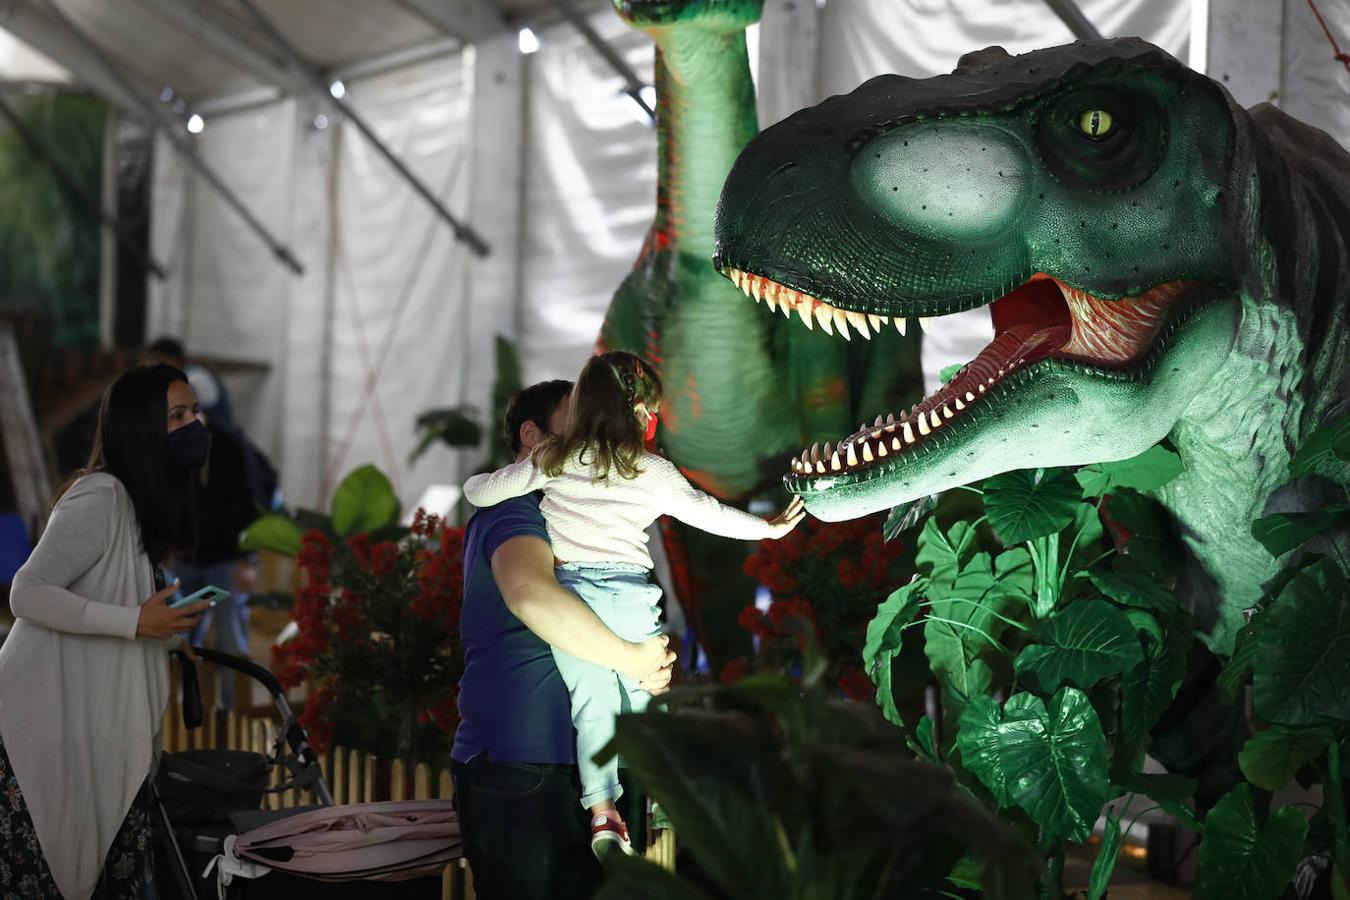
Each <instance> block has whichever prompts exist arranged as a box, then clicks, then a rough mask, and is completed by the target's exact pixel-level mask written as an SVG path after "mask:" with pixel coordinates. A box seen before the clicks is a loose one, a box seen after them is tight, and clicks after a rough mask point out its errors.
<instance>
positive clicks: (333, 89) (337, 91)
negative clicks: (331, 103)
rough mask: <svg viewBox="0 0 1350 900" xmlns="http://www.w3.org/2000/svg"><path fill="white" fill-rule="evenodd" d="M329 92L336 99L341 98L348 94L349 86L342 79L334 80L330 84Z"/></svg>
mask: <svg viewBox="0 0 1350 900" xmlns="http://www.w3.org/2000/svg"><path fill="white" fill-rule="evenodd" d="M328 93H330V94H332V95H333V99H334V100H341V99H342V98H343V97H345V96H347V86H346V85H345V84H343V83H342V82H341V81H334V82H333V83H332V84H330V85H329V86H328Z"/></svg>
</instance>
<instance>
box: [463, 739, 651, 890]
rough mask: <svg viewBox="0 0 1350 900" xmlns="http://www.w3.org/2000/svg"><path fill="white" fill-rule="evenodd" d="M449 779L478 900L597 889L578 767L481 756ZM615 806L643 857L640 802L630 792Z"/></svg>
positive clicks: (598, 873) (597, 873)
mask: <svg viewBox="0 0 1350 900" xmlns="http://www.w3.org/2000/svg"><path fill="white" fill-rule="evenodd" d="M450 773H451V775H452V776H453V777H454V780H455V809H456V810H457V811H458V813H459V825H460V830H461V832H462V834H463V839H464V855H465V856H466V857H468V860H469V867H470V868H471V869H472V870H473V885H474V893H475V894H476V895H477V896H478V897H479V898H480V900H584V898H588V897H590V896H591V895H593V894H594V893H595V892H596V891H597V890H599V889H600V885H601V884H602V883H603V882H604V873H603V871H602V870H601V868H600V864H599V862H598V861H597V860H596V858H595V856H594V855H593V854H592V853H591V827H590V816H589V814H588V813H587V812H586V810H585V808H583V807H582V805H581V780H580V778H579V777H578V775H577V767H576V766H567V765H551V764H546V763H500V762H493V761H492V760H489V759H488V757H487V754H485V753H482V754H479V755H478V756H476V757H474V758H473V759H472V760H470V761H469V762H467V763H460V762H452V763H451V766H450ZM621 780H622V775H621ZM619 806H620V808H621V811H622V812H623V814H624V818H625V820H627V822H628V827H629V833H630V835H631V837H632V840H633V847H634V849H637V850H638V851H639V852H641V847H642V845H643V843H644V840H643V834H642V831H643V826H644V825H645V813H644V807H645V803H643V801H642V798H641V797H640V796H639V794H638V792H637V791H633V790H631V789H630V790H626V791H625V792H624V796H623V797H621V798H620V800H619Z"/></svg>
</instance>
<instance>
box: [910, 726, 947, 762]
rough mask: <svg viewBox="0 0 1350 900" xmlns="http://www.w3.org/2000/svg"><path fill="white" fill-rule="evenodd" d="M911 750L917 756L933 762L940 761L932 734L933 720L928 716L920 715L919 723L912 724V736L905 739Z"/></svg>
mask: <svg viewBox="0 0 1350 900" xmlns="http://www.w3.org/2000/svg"><path fill="white" fill-rule="evenodd" d="M907 743H908V744H909V747H910V749H911V750H913V751H914V752H915V753H916V754H918V755H919V756H922V757H923V758H924V759H926V760H928V761H929V762H931V763H933V764H935V765H936V764H937V763H939V762H941V761H942V760H941V758H940V757H939V756H938V752H937V743H936V741H935V740H934V735H933V720H932V719H930V718H928V716H921V717H920V718H919V724H918V725H916V726H914V737H913V738H911V739H910V740H909V741H907Z"/></svg>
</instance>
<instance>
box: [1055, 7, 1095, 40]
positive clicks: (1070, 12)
mask: <svg viewBox="0 0 1350 900" xmlns="http://www.w3.org/2000/svg"><path fill="white" fill-rule="evenodd" d="M1045 5H1046V6H1048V7H1050V9H1051V10H1053V11H1054V13H1055V15H1057V16H1059V18H1060V21H1062V22H1063V23H1064V24H1065V25H1068V26H1069V31H1071V32H1073V36H1074V37H1076V38H1078V40H1080V41H1099V40H1101V37H1102V33H1101V32H1100V31H1098V30H1097V26H1095V25H1093V24H1092V23H1091V22H1090V21H1088V17H1087V16H1085V15H1083V11H1082V10H1081V9H1079V8H1078V4H1077V3H1075V2H1074V0H1045Z"/></svg>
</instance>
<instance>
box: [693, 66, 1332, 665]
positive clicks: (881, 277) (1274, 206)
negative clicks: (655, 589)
mask: <svg viewBox="0 0 1350 900" xmlns="http://www.w3.org/2000/svg"><path fill="white" fill-rule="evenodd" d="M1347 173H1350V158H1348V157H1347V155H1346V154H1345V153H1344V151H1342V150H1341V149H1340V148H1339V147H1338V146H1336V145H1335V144H1334V142H1332V141H1331V140H1330V139H1329V138H1328V137H1327V136H1326V135H1325V134H1323V133H1321V132H1318V131H1315V130H1314V129H1311V128H1308V127H1307V126H1305V125H1302V124H1300V123H1298V122H1297V121H1295V120H1293V119H1290V118H1289V117H1287V116H1285V115H1283V114H1282V113H1280V112H1278V111H1277V110H1275V109H1273V108H1271V107H1265V106H1263V107H1258V108H1257V109H1256V110H1254V111H1252V112H1250V113H1248V112H1246V111H1244V110H1242V109H1241V108H1239V107H1237V106H1235V105H1234V104H1233V102H1232V100H1231V98H1230V97H1229V96H1228V95H1227V93H1226V92H1224V91H1223V89H1222V88H1220V87H1219V86H1218V85H1216V84H1215V83H1214V82H1212V81H1210V80H1209V79H1207V78H1204V77H1203V76H1201V75H1198V74H1196V73H1194V72H1192V71H1190V70H1189V69H1186V68H1185V67H1183V66H1181V65H1180V64H1179V63H1177V62H1176V61H1175V60H1174V59H1172V58H1171V57H1170V56H1168V55H1167V54H1165V53H1164V52H1162V51H1161V50H1159V49H1157V48H1156V47H1153V46H1152V45H1150V44H1147V43H1145V42H1143V41H1139V40H1137V39H1123V40H1112V41H1093V42H1084V43H1079V44H1072V45H1068V46H1065V47H1057V48H1052V49H1047V50H1041V51H1037V52H1035V53H1029V54H1026V55H1023V56H1019V57H1016V58H1012V57H1009V56H1008V55H1007V54H1006V53H1004V52H1003V51H1002V50H1001V49H1000V48H990V49H989V50H985V51H981V52H980V53H977V54H971V55H968V56H967V57H965V58H963V59H962V61H961V64H960V65H958V67H957V69H956V70H955V71H954V72H953V73H952V74H951V75H944V76H940V77H937V78H932V79H927V80H922V81H920V80H915V79H907V78H901V77H899V76H882V77H880V78H875V79H873V80H871V81H869V82H867V83H865V84H864V85H862V86H861V87H859V88H858V89H857V90H855V91H854V92H852V93H851V94H848V95H845V96H840V97H834V98H831V99H829V100H827V101H825V102H824V103H822V104H820V105H818V106H816V107H813V108H811V109H807V110H803V111H801V112H799V113H797V114H795V115H794V116H792V117H790V118H788V119H786V120H784V121H783V122H781V123H779V124H778V125H775V126H774V127H772V128H770V129H768V130H767V131H765V132H764V133H763V134H761V135H759V136H758V137H757V138H756V139H755V140H754V141H752V142H751V143H750V145H749V146H748V147H747V148H746V150H745V152H744V153H743V154H742V155H741V156H740V158H739V159H738V160H737V162H736V165H735V167H734V168H733V170H732V172H731V175H730V176H729V178H728V180H727V183H726V186H725V189H724V192H723V195H722V198H721V203H720V206H719V211H718V223H717V237H718V247H717V251H716V264H717V265H718V267H719V268H720V269H721V270H722V271H723V272H724V274H726V275H727V276H728V277H730V278H731V279H732V280H733V281H738V282H744V281H745V280H746V279H747V278H751V277H753V278H756V279H760V280H770V281H772V282H774V283H775V284H776V285H778V286H779V287H778V293H779V295H780V296H786V297H787V298H788V301H787V302H788V303H789V305H790V306H792V307H793V308H794V309H802V310H804V311H809V312H810V313H811V314H813V315H821V314H825V313H828V314H830V315H834V314H835V313H834V311H835V310H838V311H843V312H844V313H846V314H847V313H853V314H858V313H861V314H871V315H876V316H883V317H890V318H891V319H892V320H893V319H894V318H895V317H902V316H903V317H912V316H942V315H946V314H948V313H952V312H956V311H959V310H963V309H970V308H973V307H979V306H985V305H988V306H989V307H990V310H991V316H992V319H993V323H994V328H995V338H994V341H993V342H992V343H991V344H990V345H989V346H988V347H987V348H986V349H985V350H984V351H982V352H981V353H980V354H979V355H978V356H977V357H976V358H975V359H974V360H972V361H971V362H970V363H969V364H968V365H967V366H966V368H965V369H964V370H962V371H961V372H960V373H959V374H957V375H956V376H954V377H953V379H952V380H951V381H950V382H948V384H947V385H945V386H944V387H943V388H942V389H940V390H939V391H938V392H937V393H936V394H935V395H933V396H931V397H928V398H926V399H924V400H923V401H922V402H921V403H919V404H918V405H917V407H915V408H914V409H911V410H909V411H908V412H906V413H902V414H901V415H900V416H899V417H898V418H894V419H893V420H892V421H890V422H889V423H885V424H883V425H882V426H881V427H877V428H866V429H862V430H860V431H858V432H855V433H853V434H852V435H849V436H847V437H845V438H844V439H843V440H842V441H841V442H840V449H839V450H838V451H836V454H835V455H833V456H828V457H827V456H825V455H824V454H817V455H816V456H814V457H813V456H812V455H811V454H810V453H803V454H802V456H801V457H800V458H799V459H796V460H794V461H793V462H792V464H791V466H790V471H789V474H788V475H787V477H786V481H787V484H788V487H789V489H790V490H792V491H794V492H796V493H799V494H801V495H802V496H803V497H804V498H805V500H806V505H807V509H808V510H810V511H811V512H812V513H813V514H815V515H817V516H819V517H821V518H825V519H845V518H853V517H857V516H859V515H863V514H866V513H870V512H873V511H876V510H880V509H884V508H887V507H890V506H894V505H897V504H901V503H906V502H908V501H912V500H914V499H916V498H920V497H923V496H926V495H929V494H934V493H937V492H939V491H942V490H946V489H948V488H951V487H955V486H957V485H961V484H965V483H968V482H970V481H974V480H976V479H980V478H984V477H987V476H990V475H994V474H997V473H1000V472H1006V471H1010V470H1015V469H1023V468H1032V467H1038V466H1067V465H1082V464H1088V463H1094V462H1103V461H1111V460H1118V459H1125V458H1128V457H1130V456H1133V455H1135V454H1138V453H1140V452H1142V451H1143V450H1145V449H1147V448H1148V447H1150V446H1152V445H1153V444H1154V443H1156V442H1157V441H1159V440H1161V439H1163V438H1168V439H1169V440H1170V441H1171V443H1172V444H1173V445H1174V446H1175V447H1176V449H1177V451H1178V452H1179V453H1180V455H1181V458H1182V460H1183V462H1184V464H1185V470H1184V472H1183V474H1182V475H1181V476H1180V477H1178V478H1177V479H1176V480H1175V481H1174V482H1172V483H1171V484H1169V485H1167V486H1166V487H1165V488H1163V489H1162V490H1161V491H1159V492H1158V498H1159V499H1160V500H1161V501H1162V502H1163V503H1164V504H1165V505H1166V506H1167V507H1168V508H1169V509H1170V511H1171V512H1172V514H1173V515H1174V517H1175V519H1176V520H1177V523H1178V525H1179V526H1180V530H1181V535H1182V537H1183V538H1184V540H1185V541H1186V543H1187V545H1188V546H1189V548H1190V549H1191V551H1193V553H1194V556H1195V559H1196V560H1198V565H1193V566H1191V567H1190V568H1189V569H1188V571H1187V573H1186V574H1184V576H1183V581H1184V585H1183V586H1184V588H1185V589H1186V591H1187V592H1188V593H1189V594H1190V595H1191V596H1192V598H1193V600H1194V603H1195V606H1196V611H1197V617H1198V621H1199V623H1200V625H1201V626H1202V627H1204V628H1205V629H1206V630H1207V631H1208V640H1209V643H1210V644H1211V646H1212V647H1214V648H1215V649H1217V650H1226V649H1228V648H1230V647H1231V644H1232V638H1233V635H1234V633H1235V631H1236V629H1237V628H1238V627H1239V626H1240V624H1241V610H1242V609H1243V608H1245V607H1247V606H1250V605H1251V604H1252V603H1253V602H1254V601H1255V600H1256V599H1257V598H1258V597H1259V596H1260V593H1261V587H1262V584H1263V583H1264V582H1265V581H1267V580H1268V579H1269V578H1270V577H1272V576H1273V575H1274V574H1275V572H1276V571H1277V570H1278V568H1279V566H1278V564H1277V563H1276V561H1275V560H1272V559H1271V558H1270V557H1269V555H1268V554H1267V553H1266V552H1265V551H1264V550H1263V549H1262V548H1261V547H1260V546H1259V545H1258V544H1257V543H1256V542H1255V541H1254V540H1253V539H1252V537H1251V533H1250V527H1251V522H1252V520H1253V519H1255V518H1257V517H1259V516H1261V515H1264V514H1265V513H1267V512H1269V511H1275V510H1281V511H1283V510H1289V509H1298V508H1304V507H1306V506H1307V505H1309V504H1310V503H1312V502H1315V500H1316V496H1317V494H1318V490H1319V488H1318V485H1317V484H1315V483H1308V484H1302V485H1296V486H1295V487H1294V488H1292V489H1289V490H1277V488H1279V486H1280V485H1282V484H1283V483H1284V482H1285V481H1287V480H1288V469H1287V464H1288V460H1289V456H1290V452H1291V448H1292V447H1293V446H1296V445H1297V442H1298V440H1299V439H1300V438H1301V437H1302V436H1303V435H1305V434H1306V433H1307V432H1308V431H1309V430H1310V429H1311V428H1312V427H1314V426H1315V425H1316V424H1317V423H1318V422H1320V421H1322V420H1323V419H1324V418H1325V417H1326V416H1327V415H1328V413H1329V412H1330V411H1331V410H1332V409H1333V408H1334V407H1336V406H1337V404H1340V403H1341V402H1342V401H1343V400H1344V399H1345V398H1346V395H1347V377H1348V374H1350V369H1348V367H1347V361H1346V355H1345V350H1346V346H1345V345H1346V341H1347V334H1346V327H1345V304H1346V295H1347V290H1348V288H1350V281H1347V277H1350V266H1348V265H1347V259H1350V252H1348V251H1347V244H1346V240H1347V236H1348V235H1350V180H1348V176H1347ZM934 327H941V320H940V319H939V320H938V321H936V322H935V323H934Z"/></svg>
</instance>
